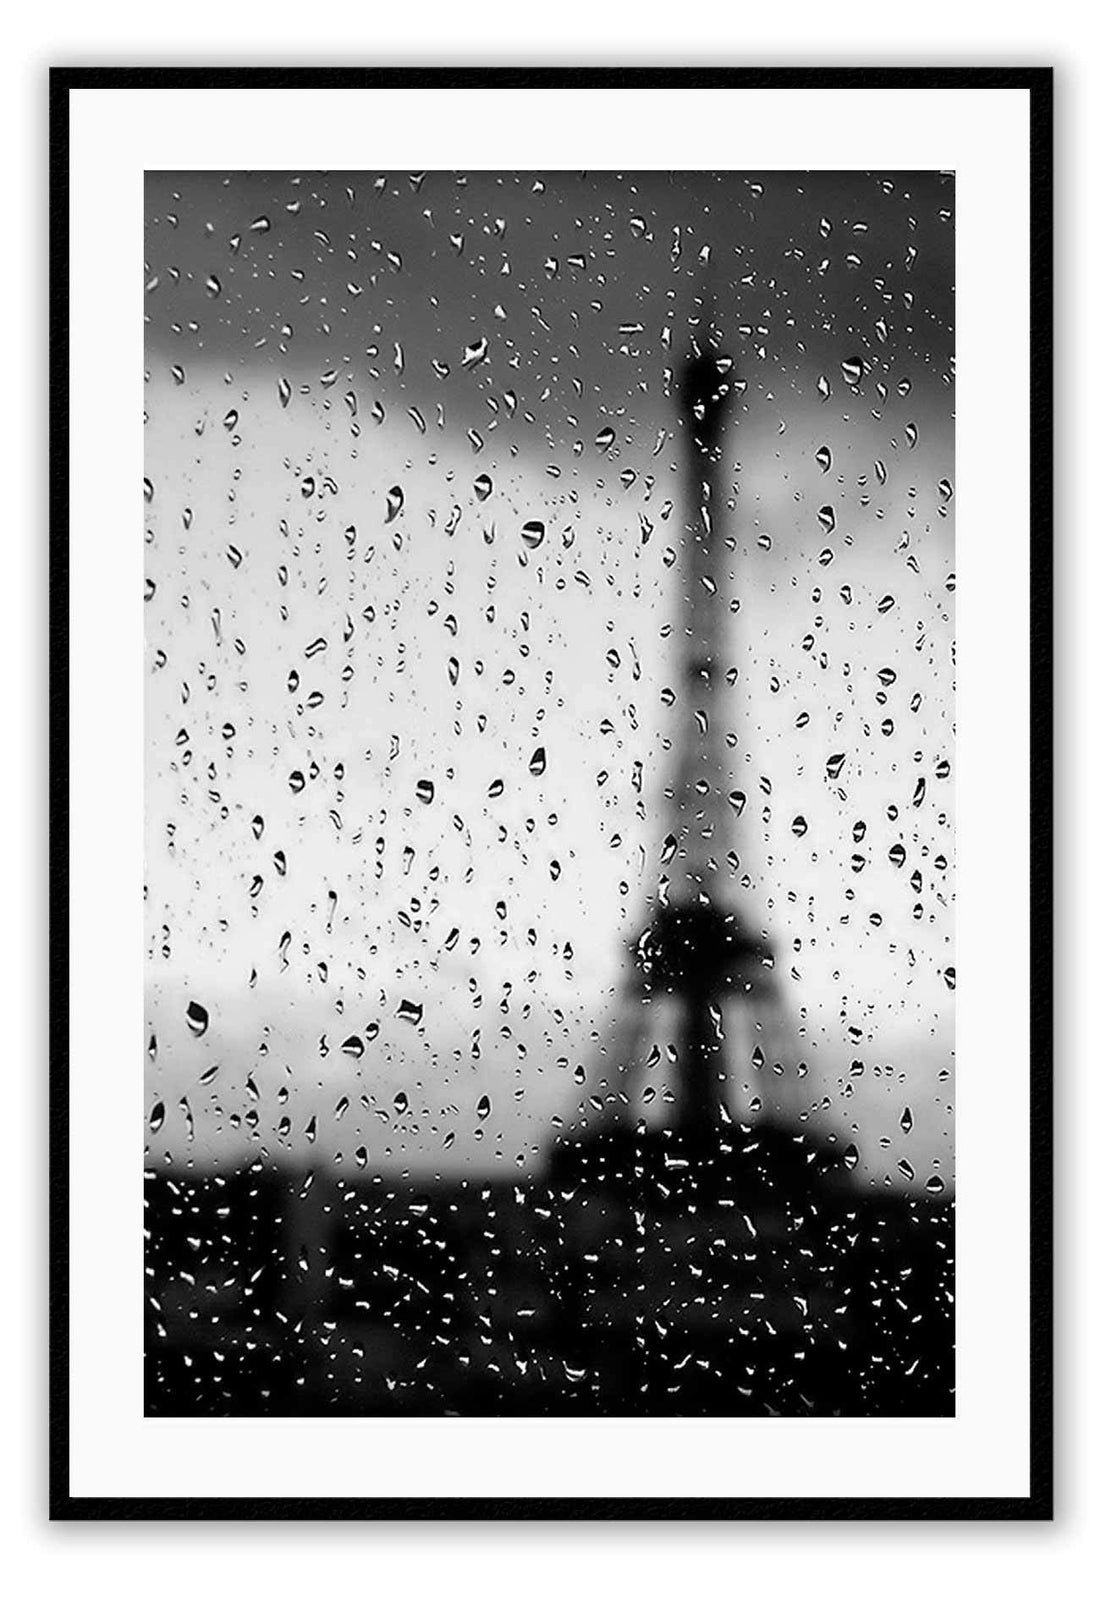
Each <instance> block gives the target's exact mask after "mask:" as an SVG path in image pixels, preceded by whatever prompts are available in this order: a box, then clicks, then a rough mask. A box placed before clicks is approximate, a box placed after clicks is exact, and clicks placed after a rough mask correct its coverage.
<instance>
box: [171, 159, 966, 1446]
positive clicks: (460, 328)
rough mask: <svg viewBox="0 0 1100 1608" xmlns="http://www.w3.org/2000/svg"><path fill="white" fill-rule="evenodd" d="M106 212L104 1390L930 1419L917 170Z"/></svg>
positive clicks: (424, 179) (940, 655)
mask: <svg viewBox="0 0 1100 1608" xmlns="http://www.w3.org/2000/svg"><path fill="white" fill-rule="evenodd" d="M145 231H146V232H145V256H146V260H145V263H144V274H145V486H144V497H145V505H144V530H145V576H146V579H145V615H144V619H145V734H146V735H145V767H146V768H145V790H146V791H145V799H146V803H145V864H146V888H145V915H146V942H147V948H146V957H145V968H146V969H145V1001H146V1003H145V1010H146V1045H145V1054H146V1066H145V1087H146V1091H147V1098H146V1106H147V1110H146V1123H145V1198H146V1208H145V1209H146V1222H145V1232H146V1247H145V1261H146V1276H147V1318H146V1323H147V1350H146V1379H145V1400H146V1411H147V1412H148V1413H149V1414H167V1415H172V1416H180V1415H184V1416H186V1415H224V1414H245V1415H248V1414H265V1413H270V1414H276V1415H288V1414H291V1415H299V1414H304V1415H320V1414H341V1415H348V1414H357V1413H365V1414H388V1415H402V1414H414V1415H423V1414H441V1415H453V1414H473V1415H489V1414H509V1415H520V1416H530V1415H535V1414H551V1415H554V1414H565V1415H586V1416H590V1415H603V1414H612V1415H616V1414H617V1415H639V1414H657V1415H681V1414H684V1415H697V1414H719V1415H723V1416H750V1415H752V1416H774V1415H813V1416H837V1415H883V1416H891V1417H894V1416H908V1415H920V1416H933V1417H935V1416H944V1415H950V1414H952V1413H953V1411H954V1364H953V1338H954V1294H955V1290H954V1284H955V1280H954V1222H953V1195H954V1097H955V1096H954V1031H953V1024H954V1013H953V1005H954V988H955V950H954V903H953V877H954V833H953V802H954V781H953V746H954V745H953V738H954V696H953V677H954V672H953V642H954V591H955V574H954V568H955V561H954V495H955V487H954V483H955V469H954V356H953V353H954V345H953V341H954V315H953V292H954V184H953V177H952V175H951V174H950V173H938V172H899V173H884V172H868V173H825V172H813V173H792V172H762V173H737V172H711V173H708V172H698V173H667V174H659V173H648V172H643V173H611V172H601V173H595V172H593V173H557V172H547V173H541V174H540V173H530V172H514V173H513V172H501V173H482V172H478V173H458V172H419V173H375V172H345V173H311V172H304V173H283V172H279V173H275V172H271V173H248V172H230V173H209V172H165V173H150V174H148V175H147V181H146V199H145Z"/></svg>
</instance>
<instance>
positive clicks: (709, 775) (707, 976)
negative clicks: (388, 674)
mask: <svg viewBox="0 0 1100 1608" xmlns="http://www.w3.org/2000/svg"><path fill="white" fill-rule="evenodd" d="M679 397H680V408H681V414H682V419H683V428H684V434H685V443H684V445H685V448H686V452H687V468H688V475H687V507H686V520H685V539H684V566H683V573H684V575H685V585H684V596H683V619H682V640H683V650H682V658H681V664H680V668H679V681H680V693H679V696H678V699H677V704H678V706H679V708H680V709H681V711H682V713H681V717H680V729H679V731H678V733H677V735H676V738H675V751H676V763H675V773H674V782H673V785H672V786H671V787H670V788H669V789H668V790H667V795H668V796H669V799H670V804H671V817H670V819H669V821H668V835H667V836H666V838H665V840H664V845H663V849H662V855H661V858H662V861H663V862H664V863H665V864H666V865H667V867H668V870H667V874H666V875H664V876H662V878H661V881H660V884H659V887H658V891H657V895H656V898H655V906H656V908H655V913H654V916H653V919H652V920H651V921H650V922H649V924H648V925H647V926H646V928H645V930H644V931H643V932H642V933H641V934H640V936H639V937H638V938H637V939H636V941H635V943H634V944H633V946H632V948H633V955H634V960H635V970H634V992H635V995H636V997H637V999H639V1000H640V1001H641V1003H642V1006H643V1007H644V1006H645V1005H648V1004H650V1003H652V1002H654V1001H655V1000H657V999H658V998H659V997H662V996H664V997H670V998H672V999H674V1000H675V1001H676V1002H677V1004H678V1005H679V1008H680V1012H681V1027H680V1030H679V1034H678V1037H679V1071H680V1089H679V1094H678V1097H677V1100H676V1107H675V1117H674V1123H673V1126H674V1130H675V1132H676V1134H677V1136H678V1137H679V1138H680V1139H681V1140H682V1141H684V1142H685V1143H687V1144H688V1145H689V1146H690V1147H692V1148H698V1147H704V1148H709V1146H710V1145H711V1143H712V1142H713V1139H714V1136H715V1134H716V1132H717V1130H718V1128H719V1125H720V1122H721V1120H722V1117H723V1114H724V1113H725V1112H726V1111H727V1108H725V1107H724V1105H723V1084H724V1083H725V1082H726V1080H727V1075H728V1073H727V1068H726V1061H727V1046H726V1042H725V1034H724V1032H723V1021H724V1016H728V1014H729V1013H731V1012H732V1011H735V1010H737V1009H740V1008H745V1007H747V1008H748V1009H749V1010H750V1012H751V1010H752V1008H753V1007H754V1006H756V1005H758V1004H762V1003H763V1002H764V1001H766V1000H772V999H773V998H774V995H775V987H774V954H773V952H772V949H771V947H770V945H769V943H768V941H767V938H766V937H765V935H764V934H763V933H761V932H758V931H757V930H755V929H754V928H753V927H751V926H750V925H749V924H748V922H747V921H746V920H745V918H744V917H743V915H742V913H741V912H740V911H738V910H737V909H735V908H734V907H733V906H732V905H731V904H730V903H729V902H728V898H727V895H726V892H725V889H724V888H723V887H720V886H719V867H718V854H719V852H721V853H722V854H723V855H724V854H725V853H726V852H727V851H728V849H729V847H730V842H731V829H730V823H731V822H732V821H733V819H734V818H735V811H734V810H733V809H732V808H731V799H730V795H729V793H728V781H729V777H728V774H727V769H726V763H725V757H724V753H723V750H724V749H725V747H726V737H725V721H724V720H723V718H722V716H723V704H724V702H725V699H726V697H727V696H728V688H729V687H730V686H732V685H733V683H734V682H735V681H736V672H735V671H734V670H733V669H732V667H729V668H727V667H726V663H725V661H724V659H723V645H724V644H723V638H724V630H723V627H724V624H725V617H726V614H727V612H728V602H727V598H726V595H725V587H724V585H723V578H722V575H721V573H720V571H721V569H722V568H725V569H727V570H728V563H725V562H723V563H722V564H720V563H719V562H718V560H717V555H716V552H715V546H716V542H715V535H716V533H715V520H714V518H713V517H712V507H713V505H714V502H715V498H714V489H715V485H716V483H717V480H718V477H719V476H720V474H721V471H722V442H723V437H724V435H725V434H726V431H727V420H728V416H729V414H730V412H731V410H732V405H733V400H734V370H733V362H732V359H730V358H728V357H723V356H722V355H721V351H720V347H719V344H718V339H717V336H716V334H715V332H714V329H713V326H709V327H708V329H707V332H706V334H705V335H704V336H703V337H702V338H701V339H700V338H699V337H696V339H695V341H694V342H693V345H692V349H691V350H690V352H689V353H688V355H687V357H686V359H685V361H684V363H683V366H682V369H681V372H680V377H679ZM722 877H723V880H724V881H728V877H727V876H726V874H725V873H724V872H723V873H722ZM738 1071H740V1069H738Z"/></svg>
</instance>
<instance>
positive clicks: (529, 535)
mask: <svg viewBox="0 0 1100 1608" xmlns="http://www.w3.org/2000/svg"><path fill="white" fill-rule="evenodd" d="M520 535H521V536H522V538H523V543H524V546H525V547H530V548H532V549H534V548H536V547H541V546H542V543H543V538H544V537H545V535H546V526H545V525H544V524H543V522H542V520H541V519H529V520H528V521H527V523H526V525H524V527H523V529H522V530H521V531H520Z"/></svg>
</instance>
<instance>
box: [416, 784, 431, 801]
mask: <svg viewBox="0 0 1100 1608" xmlns="http://www.w3.org/2000/svg"><path fill="white" fill-rule="evenodd" d="M416 796H417V798H418V799H419V800H420V802H421V804H430V803H431V801H432V799H433V798H434V797H435V783H434V782H429V781H425V780H421V781H419V782H417V784H416Z"/></svg>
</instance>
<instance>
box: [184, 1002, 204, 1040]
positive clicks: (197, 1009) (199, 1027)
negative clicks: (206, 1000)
mask: <svg viewBox="0 0 1100 1608" xmlns="http://www.w3.org/2000/svg"><path fill="white" fill-rule="evenodd" d="M187 1025H188V1027H189V1028H190V1029H191V1031H192V1033H194V1035H195V1037H196V1038H202V1036H203V1034H204V1033H205V1032H206V1030H207V1028H208V1027H209V1026H210V1012H209V1011H208V1010H207V1009H206V1006H205V1005H200V1004H199V1003H198V1001H197V1000H192V1001H191V1002H190V1004H189V1005H188V1007H187Z"/></svg>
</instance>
